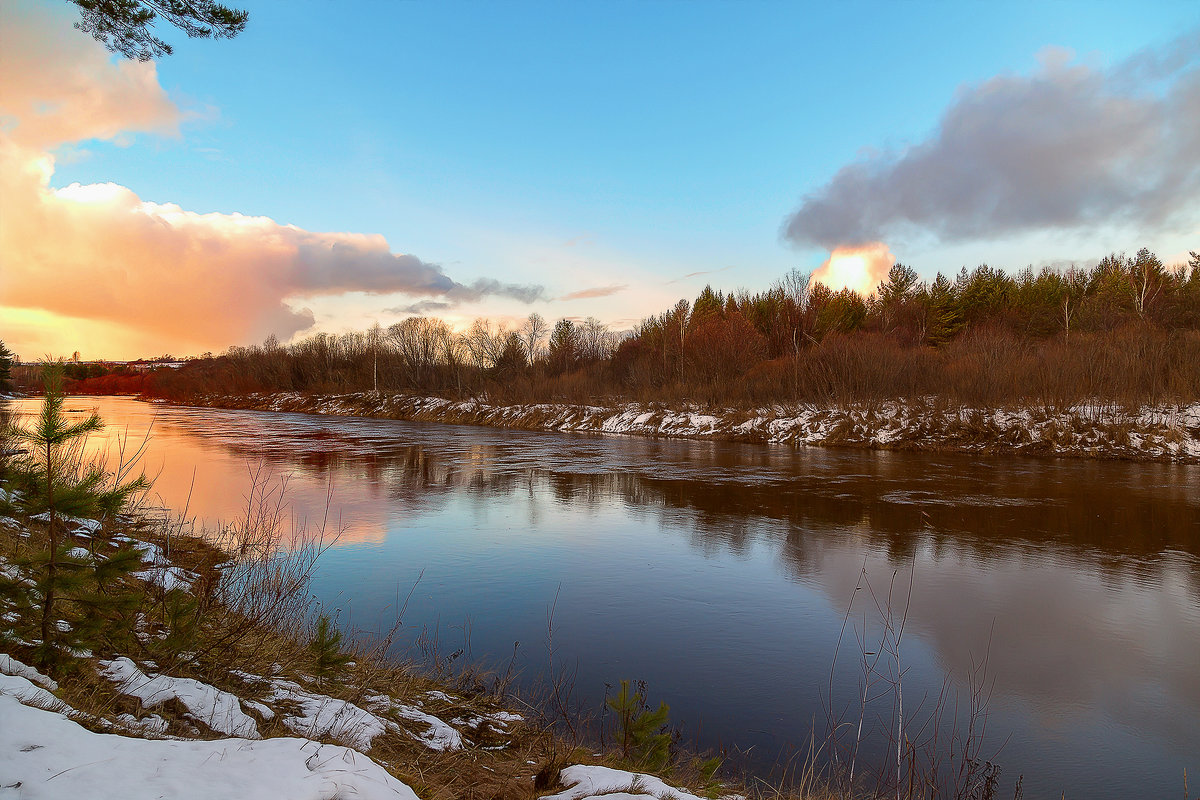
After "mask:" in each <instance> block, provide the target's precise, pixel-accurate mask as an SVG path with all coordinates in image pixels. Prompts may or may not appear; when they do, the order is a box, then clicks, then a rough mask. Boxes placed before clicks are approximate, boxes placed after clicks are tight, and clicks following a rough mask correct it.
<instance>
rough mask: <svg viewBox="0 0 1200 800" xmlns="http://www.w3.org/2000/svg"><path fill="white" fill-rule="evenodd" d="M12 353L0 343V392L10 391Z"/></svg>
mask: <svg viewBox="0 0 1200 800" xmlns="http://www.w3.org/2000/svg"><path fill="white" fill-rule="evenodd" d="M13 361H14V357H13V352H12V351H11V350H9V349H8V348H7V347H5V346H4V342H3V341H0V392H7V391H9V390H10V389H12V365H13Z"/></svg>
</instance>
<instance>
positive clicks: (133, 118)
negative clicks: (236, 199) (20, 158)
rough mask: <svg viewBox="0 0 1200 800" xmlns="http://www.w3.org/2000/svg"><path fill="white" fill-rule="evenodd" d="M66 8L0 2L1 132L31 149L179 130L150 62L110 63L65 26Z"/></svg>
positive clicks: (176, 110)
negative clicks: (0, 43)
mask: <svg viewBox="0 0 1200 800" xmlns="http://www.w3.org/2000/svg"><path fill="white" fill-rule="evenodd" d="M69 20H70V14H69V12H67V10H66V7H64V8H63V9H62V10H58V9H56V10H55V11H51V10H50V9H47V8H44V7H33V6H27V5H26V4H23V3H20V2H13V3H7V2H6V3H5V4H4V5H3V7H0V30H3V31H4V37H3V50H4V57H3V58H0V121H2V122H3V124H2V125H0V130H3V131H4V135H5V137H6V138H9V139H11V140H12V141H14V142H16V143H17V144H20V145H23V146H25V147H30V148H38V149H43V150H46V149H49V148H52V147H55V146H57V145H60V144H64V143H67V142H78V141H82V140H84V139H116V138H118V137H119V136H121V135H123V134H126V133H131V132H134V131H147V132H154V133H159V134H174V135H177V134H178V133H179V123H180V121H181V120H182V119H183V117H184V114H183V112H181V111H180V110H179V108H178V107H176V105H175V104H174V103H172V102H171V100H170V99H169V98H168V97H167V93H166V92H165V91H164V90H163V88H162V87H161V86H160V85H159V83H158V71H157V69H156V68H155V65H154V63H153V62H141V61H128V60H123V61H119V62H114V61H113V60H112V59H111V58H110V57H109V54H108V51H106V50H105V49H104V48H103V47H101V46H100V45H98V44H97V43H96V42H94V41H93V40H92V39H90V38H89V37H87V36H84V35H82V34H80V33H78V32H76V31H72V30H71V28H70V24H71V23H70V21H69Z"/></svg>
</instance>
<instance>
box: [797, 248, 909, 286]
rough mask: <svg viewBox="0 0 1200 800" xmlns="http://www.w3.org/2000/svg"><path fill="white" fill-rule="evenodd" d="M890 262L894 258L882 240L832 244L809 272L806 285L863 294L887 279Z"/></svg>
mask: <svg viewBox="0 0 1200 800" xmlns="http://www.w3.org/2000/svg"><path fill="white" fill-rule="evenodd" d="M894 263H896V259H895V258H894V257H893V256H892V252H891V250H889V249H888V246H887V245H886V244H884V243H883V242H871V243H869V244H864V245H857V246H854V247H836V248H834V250H833V252H832V253H830V254H829V258H827V259H826V260H825V263H824V264H822V265H821V266H820V267H819V268H818V269H816V270H814V271H813V274H812V277H811V278H810V279H809V286H812V285H813V284H816V283H822V284H824V285H826V286H828V287H829V288H830V289H833V290H834V291H841V290H842V289H850V290H851V291H854V292H858V293H859V294H860V295H862V296H863V297H867V296H869V295H871V294H872V293H874V292H875V290H876V289H877V288H879V284H880V282H882V281H883V280H884V279H885V278H887V275H888V270H890V269H891V268H892V265H893V264H894Z"/></svg>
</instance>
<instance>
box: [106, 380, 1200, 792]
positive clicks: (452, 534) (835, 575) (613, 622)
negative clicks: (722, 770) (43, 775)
mask: <svg viewBox="0 0 1200 800" xmlns="http://www.w3.org/2000/svg"><path fill="white" fill-rule="evenodd" d="M95 404H98V405H99V406H100V411H101V414H102V415H104V416H105V418H106V419H108V420H110V422H113V423H115V425H114V426H113V427H112V428H110V431H112V430H113V429H114V428H117V429H119V428H121V427H123V426H128V427H129V430H130V432H131V434H133V433H134V432H136V431H137V430H138V429H139V426H141V427H143V428H144V427H146V426H147V425H148V424H149V423H150V421H151V419H153V429H154V440H153V443H152V447H151V455H150V456H149V457H148V458H147V461H148V463H149V466H150V467H151V471H156V470H160V471H161V475H160V477H159V479H158V483H157V484H156V488H157V490H158V491H159V492H160V494H161V496H162V498H163V502H164V504H166V505H168V506H171V507H175V508H182V507H183V505H184V503H185V502H187V503H188V507H189V509H190V511H191V513H193V514H196V515H199V516H200V517H202V518H204V519H209V520H215V519H221V518H224V519H228V518H230V517H232V516H234V515H236V514H237V513H239V511H240V505H241V504H242V503H243V502H244V501H243V499H242V498H243V496H244V494H245V492H246V486H247V480H248V473H249V470H251V469H252V467H250V466H248V465H253V464H258V463H264V462H265V463H267V464H270V465H273V467H274V468H275V469H276V470H277V471H279V472H280V473H290V474H291V475H292V478H291V482H290V487H289V488H290V492H291V499H292V502H293V505H294V507H295V509H296V514H297V515H298V516H299V517H304V518H308V519H315V518H319V517H320V516H321V515H323V514H324V510H325V501H326V498H327V493H328V491H329V489H330V487H332V489H333V491H334V497H335V503H334V506H333V507H332V512H333V516H334V520H333V521H334V523H335V524H339V525H342V526H344V527H345V529H346V532H345V534H344V535H343V538H342V539H341V541H340V545H341V546H340V547H339V548H338V549H337V551H336V552H331V553H330V555H329V559H328V560H327V562H326V563H325V564H324V565H323V566H322V574H321V575H320V576H319V584H320V586H319V590H320V591H322V592H324V593H325V597H326V599H327V600H328V601H329V602H332V603H340V602H345V603H347V604H350V605H352V606H353V608H354V613H355V614H357V615H358V619H363V618H366V619H372V618H373V616H378V615H380V614H383V613H385V611H386V609H387V608H391V607H393V604H394V596H395V592H396V587H397V586H398V585H404V586H407V585H409V582H411V581H412V580H414V579H415V576H416V574H418V573H419V572H420V571H421V570H422V569H424V570H426V577H425V578H424V579H423V581H424V582H423V583H422V588H421V592H420V593H418V595H417V596H416V598H415V600H414V606H413V608H412V610H411V612H410V613H411V614H412V617H411V619H412V621H413V623H414V625H413V630H414V631H415V630H417V629H419V627H420V625H422V624H430V621H436V620H438V619H442V620H447V621H452V622H454V623H456V624H457V623H459V622H461V620H462V619H463V618H465V617H466V616H468V615H469V616H471V617H472V618H473V619H474V624H473V625H472V627H473V629H474V630H475V631H476V632H477V633H476V634H475V635H476V639H475V641H474V642H473V645H474V647H475V648H476V651H477V652H478V653H479V654H482V653H488V652H491V653H495V654H501V655H504V654H507V653H509V652H511V649H512V642H513V640H514V639H520V640H521V641H523V642H525V643H526V648H527V649H526V651H525V652H527V653H531V655H530V656H528V657H527V661H526V662H525V666H527V667H528V668H529V672H530V673H531V674H536V671H537V665H538V664H539V663H544V655H537V648H538V646H539V645H538V643H539V642H540V641H542V640H543V639H544V632H545V607H546V605H547V603H548V602H549V600H550V599H551V598H552V597H553V596H554V595H555V593H556V592H558V591H561V592H562V598H561V601H560V605H559V608H558V611H557V612H556V613H557V614H559V615H560V617H559V618H556V621H555V624H556V629H559V630H562V631H563V634H562V638H561V640H560V641H559V642H558V643H557V645H558V646H559V647H561V648H562V649H563V650H564V651H565V652H566V653H568V654H569V656H571V657H574V658H578V660H579V664H580V685H581V686H585V687H593V688H595V689H597V691H600V690H602V686H603V684H604V682H606V681H608V682H612V681H614V680H616V679H619V678H622V677H642V678H646V679H648V680H650V682H651V686H652V688H654V689H655V690H657V692H658V693H660V694H662V695H664V698H663V699H667V700H668V701H669V702H671V704H672V708H673V719H674V720H675V721H677V722H682V723H683V724H684V725H685V727H686V726H688V725H692V726H694V725H696V724H698V723H700V722H703V733H702V734H701V737H700V738H701V740H702V741H704V742H706V743H709V744H711V743H714V742H736V743H737V744H739V745H740V746H742V747H750V746H757V747H760V748H762V749H764V750H770V748H773V747H777V746H778V745H779V744H780V743H781V742H785V741H791V742H793V743H796V744H802V743H803V738H804V735H805V733H806V732H807V731H808V730H809V726H810V724H811V721H812V719H813V717H814V716H816V717H821V716H823V708H822V705H821V701H820V691H819V689H820V687H822V686H823V685H824V684H825V683H826V682H827V681H828V679H829V671H830V659H831V654H832V652H833V650H834V647H835V646H836V642H837V634H838V630H839V627H840V624H841V615H842V613H843V611H844V609H845V607H846V604H847V602H848V601H849V599H850V598H851V597H852V596H854V589H855V585H856V582H857V581H858V579H859V575H860V574H861V571H862V570H863V569H864V567H865V569H866V570H867V572H868V574H869V575H870V576H871V579H872V580H873V581H874V582H875V583H876V584H877V585H878V586H884V585H886V583H887V582H888V580H889V579H890V577H891V576H892V575H893V574H894V573H896V572H897V571H900V572H902V573H907V571H908V570H910V569H911V570H914V571H915V580H914V589H913V594H912V600H911V605H910V606H909V608H908V617H909V625H910V629H911V631H912V634H913V638H912V640H911V642H912V644H911V648H912V649H911V652H910V653H909V654H908V657H909V658H911V662H910V663H911V665H912V667H911V669H912V672H911V680H912V690H913V691H914V696H919V694H920V692H922V691H936V690H937V688H938V687H939V686H940V682H941V679H942V676H943V675H944V674H945V673H946V672H949V673H950V674H951V675H952V676H953V679H954V680H955V681H959V682H961V681H963V680H964V679H965V676H967V675H969V674H970V673H971V672H972V671H973V669H974V668H975V666H976V665H977V664H978V663H979V662H980V660H981V659H982V658H983V657H984V656H985V655H986V656H987V658H988V660H989V667H988V675H989V677H990V678H991V679H993V680H994V681H995V688H994V692H993V695H992V697H993V700H992V707H991V708H992V711H991V713H992V721H991V726H992V729H993V730H994V731H995V730H1000V731H1004V732H1005V734H1011V739H1010V740H1009V742H1008V744H1007V745H1006V746H1005V751H1004V753H1003V754H1002V757H1001V759H1000V760H1001V762H1002V763H1004V764H1005V765H1006V766H1007V767H1009V771H1010V772H1011V775H1009V776H1008V777H1009V779H1010V780H1011V778H1015V776H1016V774H1018V773H1024V774H1025V775H1026V790H1027V791H1026V796H1028V797H1039V796H1051V795H1053V796H1056V797H1057V796H1058V792H1059V791H1061V790H1062V789H1067V790H1068V792H1069V793H1079V794H1080V795H1083V794H1087V795H1088V796H1091V797H1120V796H1133V795H1137V794H1145V793H1146V792H1149V793H1151V794H1153V793H1154V792H1157V791H1161V792H1168V791H1175V790H1176V789H1177V788H1178V776H1180V775H1181V774H1182V773H1181V770H1182V768H1183V767H1184V766H1187V767H1188V768H1189V770H1190V771H1191V772H1192V773H1193V774H1197V773H1200V764H1197V763H1195V758H1196V754H1197V753H1200V733H1198V731H1200V681H1198V680H1196V677H1195V665H1196V664H1197V663H1200V535H1198V523H1197V520H1200V469H1198V468H1196V467H1190V466H1178V465H1148V464H1125V463H1113V462H1094V463H1093V462H1075V461H1032V460H1019V459H995V458H986V459H985V458H975V457H969V456H933V455H925V454H912V453H889V452H865V451H845V452H840V451H823V450H812V451H807V450H799V451H797V450H793V449H790V448H783V447H778V448H773V447H762V446H744V445H736V444H726V443H714V442H689V441H654V440H645V439H626V438H620V437H607V438H606V437H581V436H557V435H548V434H532V433H524V432H515V431H508V432H506V431H496V430H491V429H481V428H466V427H449V426H437V425H413V424H406V423H395V422H385V421H375V420H360V419H328V418H317V417H305V416H300V415H272V414H258V413H253V412H224V411H210V410H192V409H157V410H156V409H155V408H154V407H152V406H148V405H145V404H138V403H134V402H132V401H125V400H100V401H98V403H97V402H88V401H82V405H95ZM156 411H157V416H155V414H156ZM110 435H111V433H110ZM189 492H190V494H191V499H190V501H189V500H187V497H188V494H189ZM863 624H864V625H865V626H866V627H868V628H870V627H871V626H872V625H873V624H875V621H874V620H871V619H868V620H866V621H865V622H864V623H863ZM414 635H415V634H414ZM531 643H532V647H531V646H530V645H531ZM856 686H857V684H856V676H855V675H854V674H853V670H850V671H848V672H846V673H844V674H843V673H841V672H839V673H838V685H837V686H835V687H834V695H835V696H834V702H835V703H838V702H844V701H845V700H846V699H847V698H848V697H849V696H852V695H853V694H854V692H855V691H856ZM1001 738H1003V736H1001ZM772 752H773V751H772ZM1189 758H1190V759H1192V760H1191V761H1190V762H1189V761H1188V760H1187V759H1189Z"/></svg>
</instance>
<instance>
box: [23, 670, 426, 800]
mask: <svg viewBox="0 0 1200 800" xmlns="http://www.w3.org/2000/svg"><path fill="white" fill-rule="evenodd" d="M0 723H2V724H0V797H12V798H22V800H39V799H40V798H45V799H46V800H61V799H62V798H76V797H80V798H82V797H88V798H96V800H101V798H113V800H118V799H119V800H140V799H141V798H146V800H151V799H154V800H157V799H158V798H164V797H169V798H174V800H192V799H193V798H197V799H198V798H214V797H237V798H245V800H251V798H262V799H263V800H268V799H269V800H280V798H287V799H288V800H331V799H332V798H342V797H345V798H350V797H353V798H356V799H357V800H384V799H385V798H386V800H417V795H416V793H415V792H413V790H412V789H410V788H409V787H408V786H406V785H405V784H403V783H401V782H400V781H398V780H397V779H396V778H393V777H392V776H391V775H389V774H388V772H387V771H386V770H385V769H384V768H383V767H381V766H379V765H378V764H376V763H375V762H374V761H372V760H371V759H370V758H368V757H367V756H365V755H363V754H362V753H358V752H355V751H354V750H351V749H350V748H347V747H340V746H338V745H328V744H319V743H317V742H313V741H309V740H307V739H292V738H277V739H266V740H258V741H254V740H250V739H238V738H231V739H218V740H215V741H168V740H148V739H136V738H129V737H125V736H117V735H115V734H108V733H93V732H91V731H89V730H87V729H86V728H84V727H83V726H81V725H79V724H78V723H76V722H74V721H72V720H70V719H68V718H67V717H66V716H65V715H64V714H63V713H61V712H57V713H56V712H53V711H43V710H41V709H39V708H34V707H31V706H27V705H24V704H23V703H22V702H21V701H20V700H19V699H18V698H17V697H16V696H15V695H13V694H9V693H8V692H7V691H5V690H3V689H0Z"/></svg>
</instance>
